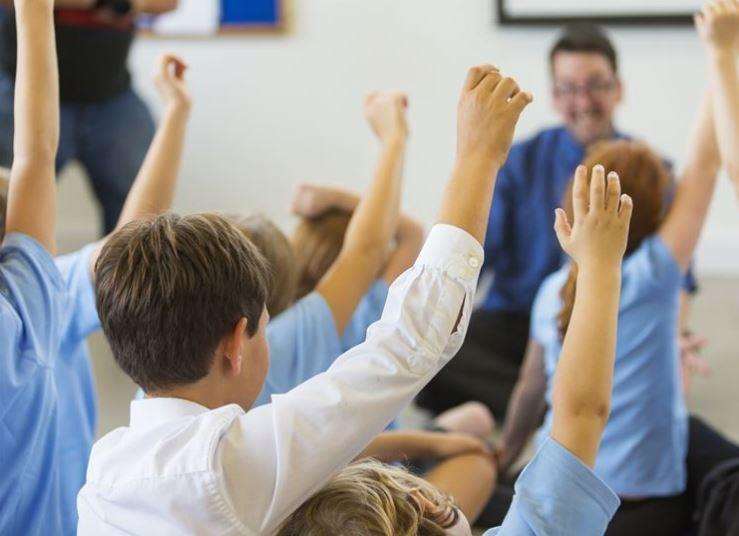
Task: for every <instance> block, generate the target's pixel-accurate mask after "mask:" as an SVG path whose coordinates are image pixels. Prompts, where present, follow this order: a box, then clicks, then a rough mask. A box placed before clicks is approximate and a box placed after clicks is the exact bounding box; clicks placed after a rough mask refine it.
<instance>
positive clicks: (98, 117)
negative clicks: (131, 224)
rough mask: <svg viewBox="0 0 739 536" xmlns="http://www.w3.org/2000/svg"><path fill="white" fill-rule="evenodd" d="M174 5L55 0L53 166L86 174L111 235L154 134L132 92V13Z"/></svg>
mask: <svg viewBox="0 0 739 536" xmlns="http://www.w3.org/2000/svg"><path fill="white" fill-rule="evenodd" d="M12 4H13V2H12V1H11V0H0V5H3V7H2V8H1V9H0V166H6V167H9V166H10V164H11V162H12V161H13V102H14V100H13V91H14V79H15V71H16V51H17V41H16V23H15V14H14V12H13V11H12ZM177 5H178V0H56V1H55V10H54V21H55V28H56V45H57V52H58V63H59V89H60V99H61V137H60V143H59V151H58V153H57V159H56V168H57V172H59V171H61V170H62V168H64V166H65V165H66V164H67V163H69V162H70V161H71V160H77V161H79V162H80V164H81V165H82V167H83V168H84V169H85V171H86V173H87V175H88V176H89V179H90V182H91V184H92V188H93V191H94V193H95V197H96V198H97V200H98V202H99V203H100V206H101V208H102V217H103V231H104V233H105V234H107V233H109V232H110V231H112V230H113V228H114V227H115V225H116V222H117V221H118V217H119V215H120V212H121V209H122V207H123V203H124V201H125V200H126V195H127V194H128V191H129V189H130V187H131V184H132V183H133V181H134V178H135V177H136V174H137V173H138V171H139V169H140V168H141V164H142V162H143V160H144V156H145V155H146V151H147V149H148V148H149V145H150V143H151V141H152V138H153V137H154V129H155V125H154V120H153V118H152V115H151V113H150V111H149V109H148V108H147V107H146V105H145V104H144V102H143V101H142V100H141V99H140V98H139V96H138V95H137V94H136V93H135V92H134V90H133V89H132V87H131V75H130V72H129V70H128V66H127V62H128V55H129V52H130V50H131V44H132V43H133V40H134V38H135V34H136V26H135V20H136V17H137V15H139V14H160V13H165V12H168V11H172V10H174V9H176V8H177Z"/></svg>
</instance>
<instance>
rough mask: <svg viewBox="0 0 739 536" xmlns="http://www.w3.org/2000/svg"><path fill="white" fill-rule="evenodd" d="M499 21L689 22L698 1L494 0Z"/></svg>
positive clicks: (543, 23) (531, 23)
mask: <svg viewBox="0 0 739 536" xmlns="http://www.w3.org/2000/svg"><path fill="white" fill-rule="evenodd" d="M493 1H494V2H496V9H497V13H498V21H499V22H500V24H518V25H526V24H529V25H547V24H563V23H567V22H576V21H590V22H597V23H603V24H692V17H693V13H695V12H696V11H698V10H699V9H700V7H701V4H702V2H701V1H700V0H649V1H648V2H645V1H644V0H587V1H585V0H557V1H556V2H552V1H551V0H493Z"/></svg>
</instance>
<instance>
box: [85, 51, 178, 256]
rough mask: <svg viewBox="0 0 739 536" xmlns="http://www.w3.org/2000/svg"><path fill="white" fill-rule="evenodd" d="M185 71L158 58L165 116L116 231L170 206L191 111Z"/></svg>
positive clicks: (167, 59) (173, 60)
mask: <svg viewBox="0 0 739 536" xmlns="http://www.w3.org/2000/svg"><path fill="white" fill-rule="evenodd" d="M185 70H186V65H185V64H184V62H183V61H182V60H181V59H180V58H178V57H176V56H172V55H165V56H162V58H161V59H160V66H159V71H158V73H157V75H156V77H155V83H156V85H157V88H158V89H159V93H160V94H161V96H162V99H163V101H164V103H165V111H164V116H163V117H162V120H161V123H160V124H159V128H158V129H157V133H156V135H155V136H154V139H153V141H152V142H151V146H150V147H149V151H148V152H147V154H146V158H145V160H144V163H143V165H142V166H141V170H140V171H139V174H138V176H137V177H136V180H135V181H134V183H133V186H132V187H131V190H130V192H129V193H128V197H127V198H126V203H125V204H124V205H123V210H122V211H121V215H120V217H119V218H118V224H117V225H116V230H117V229H120V228H121V227H123V226H124V225H126V224H128V223H131V222H132V221H135V220H138V219H141V218H145V217H149V216H152V215H157V214H161V213H163V212H165V211H167V210H169V208H170V206H171V205H172V199H173V197H174V191H175V187H176V185H177V179H178V177H179V174H180V167H181V162H182V150H183V146H184V143H185V134H186V131H187V123H188V119H189V117H190V108H191V100H190V95H189V93H188V90H187V87H186V84H185V81H184V73H185ZM106 240H107V239H103V240H101V241H100V243H99V247H98V248H97V250H96V251H95V252H94V253H93V254H92V255H91V258H90V264H91V270H92V268H93V267H94V266H95V262H96V261H97V258H98V256H99V254H100V250H101V249H102V247H103V245H104V244H105V242H106Z"/></svg>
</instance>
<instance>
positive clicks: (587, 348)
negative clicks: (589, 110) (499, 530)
mask: <svg viewBox="0 0 739 536" xmlns="http://www.w3.org/2000/svg"><path fill="white" fill-rule="evenodd" d="M604 175H605V171H604V169H603V167H602V166H596V167H594V168H593V175H592V179H591V181H590V182H591V184H590V188H588V184H587V181H588V178H587V169H586V168H584V167H583V166H580V167H578V169H577V171H576V172H575V185H574V188H573V201H574V203H573V204H574V210H575V223H574V226H572V227H570V224H569V223H568V222H567V217H566V216H565V215H564V211H562V210H561V209H559V210H558V211H557V220H556V224H555V231H556V232H557V238H558V239H559V241H560V244H561V245H562V248H563V249H564V250H565V251H566V252H567V253H568V254H569V255H570V257H572V259H573V261H574V262H575V263H576V264H577V267H578V275H577V291H576V296H575V306H574V308H573V311H572V317H571V319H570V323H569V328H568V329H567V333H566V335H565V338H564V342H563V344H562V353H561V356H560V359H559V363H558V365H557V372H556V373H555V376H554V386H553V392H552V412H553V420H552V430H551V436H552V438H553V439H554V440H556V441H557V442H558V443H560V444H561V445H562V446H564V447H565V448H566V449H567V450H569V451H570V452H572V453H573V454H574V455H575V456H577V457H578V458H580V460H582V461H583V463H585V464H586V465H589V466H590V467H592V466H593V465H594V463H595V456H596V454H597V453H598V447H599V445H600V438H601V436H602V434H603V429H604V428H605V425H606V422H607V421H608V415H609V413H610V404H611V389H612V383H613V366H614V361H615V354H616V324H617V319H618V305H619V299H620V293H621V260H622V258H623V254H624V252H625V250H626V241H627V237H628V231H629V222H630V221H631V212H632V202H631V198H629V197H628V196H621V195H620V193H621V185H620V182H619V180H618V175H616V174H615V173H611V174H609V176H608V186H607V187H606V185H605V180H604ZM588 190H589V192H588ZM588 201H589V202H588Z"/></svg>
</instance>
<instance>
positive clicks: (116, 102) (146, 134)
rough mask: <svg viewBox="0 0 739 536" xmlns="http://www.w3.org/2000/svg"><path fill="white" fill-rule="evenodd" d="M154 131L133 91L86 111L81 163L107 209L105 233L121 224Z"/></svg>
mask: <svg viewBox="0 0 739 536" xmlns="http://www.w3.org/2000/svg"><path fill="white" fill-rule="evenodd" d="M154 131H155V124H154V119H153V118H152V116H151V113H150V112H149V109H148V108H147V107H146V105H145V104H144V102H143V101H142V100H141V99H140V98H139V97H138V96H137V95H136V94H135V93H134V92H133V91H132V90H129V91H127V92H125V93H122V94H121V95H119V96H117V97H114V98H112V99H109V100H106V101H105V102H102V103H96V104H90V105H86V106H85V107H84V109H83V111H82V116H81V118H80V128H79V141H80V145H79V147H80V149H79V160H80V162H81V163H82V165H83V166H84V167H85V169H86V171H87V173H88V175H89V176H90V182H91V183H92V187H93V190H94V191H95V195H96V196H97V198H98V201H99V202H100V204H101V206H102V208H103V226H104V230H105V233H108V232H110V231H112V230H113V228H115V226H116V223H117V222H118V216H119V215H120V213H121V209H122V208H123V203H125V201H126V196H127V195H128V191H129V190H130V189H131V185H132V184H133V181H134V180H135V178H136V175H137V174H138V172H139V169H140V168H141V164H142V163H143V161H144V157H145V156H146V152H147V151H148V149H149V145H150V144H151V140H152V139H153V137H154Z"/></svg>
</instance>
